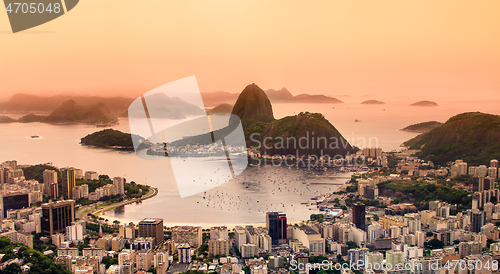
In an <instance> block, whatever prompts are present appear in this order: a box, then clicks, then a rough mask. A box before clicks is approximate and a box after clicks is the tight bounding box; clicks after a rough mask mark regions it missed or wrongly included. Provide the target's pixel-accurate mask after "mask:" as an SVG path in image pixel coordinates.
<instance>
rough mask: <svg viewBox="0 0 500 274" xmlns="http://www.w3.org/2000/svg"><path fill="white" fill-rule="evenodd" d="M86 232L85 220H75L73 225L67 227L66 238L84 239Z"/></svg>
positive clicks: (76, 240)
mask: <svg viewBox="0 0 500 274" xmlns="http://www.w3.org/2000/svg"><path fill="white" fill-rule="evenodd" d="M84 234H85V222H83V221H81V222H73V223H72V224H71V226H67V227H66V239H67V241H68V242H78V241H83V235H84Z"/></svg>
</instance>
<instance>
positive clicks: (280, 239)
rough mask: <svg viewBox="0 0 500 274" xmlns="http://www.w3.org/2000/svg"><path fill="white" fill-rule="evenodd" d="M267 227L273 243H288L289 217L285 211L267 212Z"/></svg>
mask: <svg viewBox="0 0 500 274" xmlns="http://www.w3.org/2000/svg"><path fill="white" fill-rule="evenodd" d="M266 228H267V231H268V233H269V236H271V239H272V244H273V245H279V244H286V239H287V219H286V214H285V213H280V212H267V213H266Z"/></svg>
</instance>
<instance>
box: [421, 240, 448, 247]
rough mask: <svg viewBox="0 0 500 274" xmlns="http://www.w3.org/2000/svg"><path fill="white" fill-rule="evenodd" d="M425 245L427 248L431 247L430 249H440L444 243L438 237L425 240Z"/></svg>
mask: <svg viewBox="0 0 500 274" xmlns="http://www.w3.org/2000/svg"><path fill="white" fill-rule="evenodd" d="M424 246H425V247H427V248H430V249H439V248H443V246H444V243H443V242H442V241H440V240H438V239H432V240H430V241H428V242H425V243H424Z"/></svg>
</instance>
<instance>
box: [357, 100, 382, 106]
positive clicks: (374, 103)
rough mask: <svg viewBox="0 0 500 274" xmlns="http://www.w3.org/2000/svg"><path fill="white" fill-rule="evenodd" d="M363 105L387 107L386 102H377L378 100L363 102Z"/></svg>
mask: <svg viewBox="0 0 500 274" xmlns="http://www.w3.org/2000/svg"><path fill="white" fill-rule="evenodd" d="M361 104H362V105H385V103H384V102H382V101H377V100H368V101H364V102H361Z"/></svg>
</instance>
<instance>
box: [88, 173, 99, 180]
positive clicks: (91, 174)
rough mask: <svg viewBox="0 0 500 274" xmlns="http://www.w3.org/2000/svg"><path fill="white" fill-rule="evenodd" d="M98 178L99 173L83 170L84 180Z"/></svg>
mask: <svg viewBox="0 0 500 274" xmlns="http://www.w3.org/2000/svg"><path fill="white" fill-rule="evenodd" d="M98 179H99V174H97V172H95V171H85V180H87V181H89V180H90V181H92V180H98Z"/></svg>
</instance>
